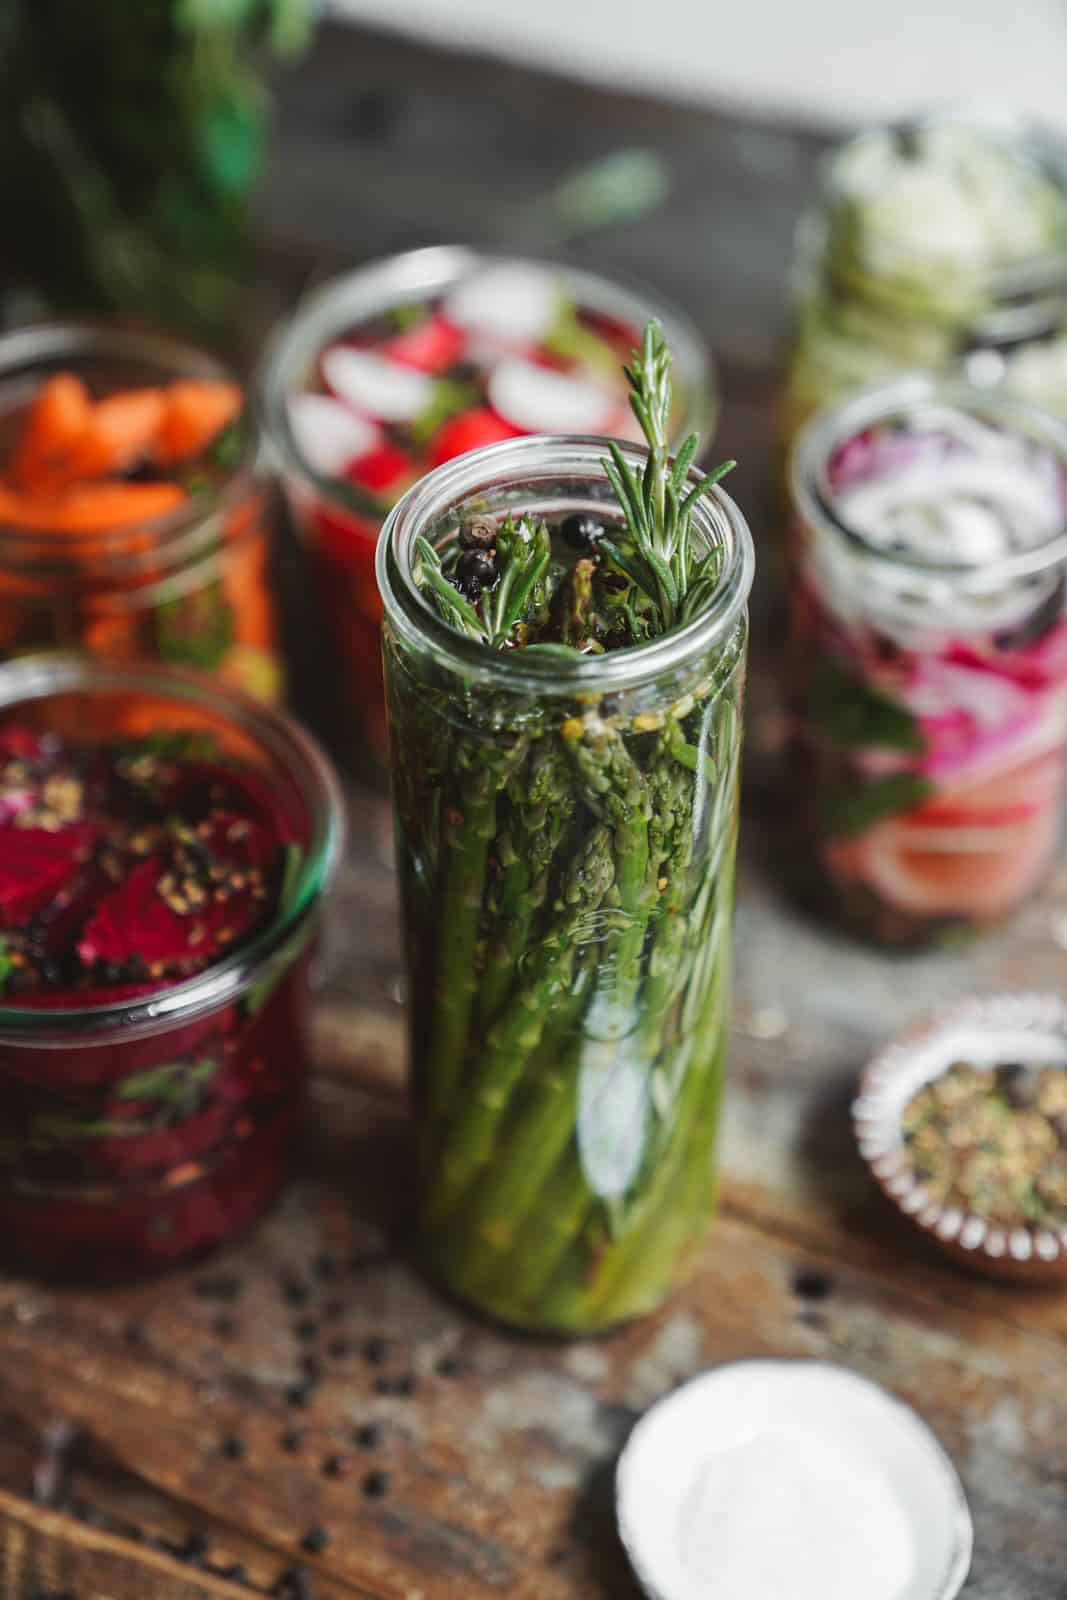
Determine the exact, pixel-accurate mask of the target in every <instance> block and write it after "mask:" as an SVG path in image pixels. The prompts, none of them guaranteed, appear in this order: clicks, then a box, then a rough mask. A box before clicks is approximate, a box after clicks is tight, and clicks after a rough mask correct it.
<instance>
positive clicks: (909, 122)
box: [802, 102, 1067, 300]
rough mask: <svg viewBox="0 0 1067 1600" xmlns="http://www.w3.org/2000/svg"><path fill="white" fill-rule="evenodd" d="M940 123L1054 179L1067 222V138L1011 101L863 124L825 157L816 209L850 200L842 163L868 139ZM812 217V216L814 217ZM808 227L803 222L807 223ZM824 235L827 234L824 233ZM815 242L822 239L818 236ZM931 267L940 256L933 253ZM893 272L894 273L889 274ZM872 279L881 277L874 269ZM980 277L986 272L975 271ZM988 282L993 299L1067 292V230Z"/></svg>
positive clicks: (1002, 268)
mask: <svg viewBox="0 0 1067 1600" xmlns="http://www.w3.org/2000/svg"><path fill="white" fill-rule="evenodd" d="M938 127H958V128H961V129H968V128H969V129H973V130H974V131H975V132H977V133H985V134H987V135H988V136H989V137H990V138H991V139H992V140H993V141H995V142H997V143H998V144H999V145H1000V146H1001V147H1002V148H1004V149H1005V150H1007V151H1013V152H1015V153H1017V154H1018V155H1019V156H1020V157H1021V159H1022V160H1023V162H1024V164H1025V165H1027V166H1029V167H1031V168H1033V169H1034V170H1036V171H1037V172H1039V173H1040V174H1042V175H1043V176H1044V177H1046V178H1047V179H1049V180H1050V181H1051V182H1053V183H1054V184H1055V186H1056V187H1057V188H1058V189H1059V190H1060V192H1061V194H1062V196H1063V206H1064V218H1065V221H1067V139H1064V138H1063V137H1062V136H1061V135H1059V134H1058V133H1057V132H1056V131H1055V130H1054V129H1053V128H1051V127H1049V126H1048V125H1047V124H1045V123H1042V122H1039V121H1038V120H1037V119H1036V118H1029V117H1025V116H1023V115H1021V114H1020V113H1019V112H1018V110H1016V109H1015V108H1013V107H1011V106H1009V105H1006V104H1004V105H997V104H986V103H978V104H976V103H968V102H964V103H962V104H959V105H948V106H944V107H941V108H940V109H937V110H933V111H928V112H924V113H922V114H920V115H917V116H912V117H902V118H900V119H898V120H897V121H894V122H891V123H888V124H886V123H872V124H870V125H869V126H866V127H861V128H859V129H857V130H856V132H854V133H852V134H850V135H849V137H848V138H847V139H845V140H843V141H842V142H841V143H839V144H836V145H835V146H834V147H833V148H832V149H831V150H829V151H828V152H827V153H826V155H825V156H824V157H823V160H822V163H821V177H820V181H819V188H818V205H817V210H818V211H819V212H821V213H823V216H824V219H825V218H826V217H828V216H829V214H830V213H831V212H832V209H833V207H834V206H835V205H836V204H837V202H838V201H839V200H841V199H847V198H849V196H848V194H847V191H844V190H843V188H842V185H841V182H840V172H839V166H840V163H841V162H842V161H843V160H844V159H845V158H846V156H847V155H848V153H849V152H850V151H852V150H855V149H857V148H859V147H860V146H861V145H862V144H863V143H864V141H865V140H869V139H872V138H874V137H876V136H877V135H879V134H885V133H888V134H890V135H893V136H895V137H897V138H899V139H906V138H907V137H908V135H909V134H915V133H919V132H922V131H925V130H928V129H932V128H938ZM809 220H810V219H809ZM802 227H803V224H802ZM819 238H820V239H821V238H822V233H821V232H820V234H819ZM811 243H812V244H816V247H817V241H816V240H815V239H814V238H813V239H812V241H811ZM929 259H930V265H931V268H934V267H936V266H937V261H938V258H937V257H930V258H929ZM889 275H890V276H891V274H889ZM871 276H872V278H876V277H878V276H880V275H879V274H878V273H876V272H875V271H874V270H873V269H872V270H871ZM976 276H977V277H979V278H980V277H981V274H978V275H976ZM985 282H986V285H987V288H988V291H989V293H990V295H991V296H992V297H993V298H994V299H1005V300H1013V299H1015V298H1018V297H1023V296H1026V295H1028V294H1029V295H1033V296H1040V295H1042V294H1049V293H1052V292H1054V291H1056V290H1067V234H1065V237H1064V242H1063V245H1062V247H1060V248H1058V249H1057V248H1049V249H1045V250H1040V251H1036V252H1035V253H1034V254H1033V255H1030V256H1026V257H1023V258H1021V259H1020V260H1018V261H1014V262H1011V263H1009V264H1006V265H1002V266H997V267H993V268H991V269H989V271H988V273H987V274H986V276H985Z"/></svg>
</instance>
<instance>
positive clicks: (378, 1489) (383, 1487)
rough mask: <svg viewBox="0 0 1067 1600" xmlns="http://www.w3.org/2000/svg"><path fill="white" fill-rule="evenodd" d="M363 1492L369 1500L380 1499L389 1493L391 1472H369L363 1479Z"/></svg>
mask: <svg viewBox="0 0 1067 1600" xmlns="http://www.w3.org/2000/svg"><path fill="white" fill-rule="evenodd" d="M363 1493H364V1494H365V1495H366V1496H367V1499H368V1500H380V1499H381V1498H382V1496H383V1495H386V1494H388V1493H389V1474H388V1473H387V1472H368V1473H367V1476H366V1477H365V1478H364V1480H363Z"/></svg>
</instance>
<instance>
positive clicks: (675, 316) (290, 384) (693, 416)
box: [253, 244, 718, 516]
mask: <svg viewBox="0 0 1067 1600" xmlns="http://www.w3.org/2000/svg"><path fill="white" fill-rule="evenodd" d="M482 265H486V266H533V267H537V268H539V269H541V270H543V271H544V272H546V273H547V274H549V275H552V276H556V277H559V278H561V279H562V280H563V281H565V282H566V283H567V284H568V285H569V286H570V287H572V288H573V290H574V294H575V298H576V300H577V301H578V303H579V304H580V305H582V306H586V307H588V309H590V310H592V311H594V312H595V311H604V312H607V313H609V314H615V315H617V316H619V317H623V318H625V319H627V320H628V321H632V322H634V323H635V324H636V325H637V326H638V327H639V328H640V327H641V326H643V325H644V323H645V322H647V321H648V320H649V318H651V317H654V318H656V319H657V320H658V321H659V322H660V324H661V326H662V327H663V331H664V334H665V336H666V339H667V343H668V344H669V345H670V347H671V350H672V352H673V354H674V359H675V367H676V370H677V372H678V374H679V376H680V380H681V384H682V386H683V388H684V393H685V401H686V404H685V417H684V420H683V422H682V424H681V425H680V427H679V436H678V440H677V441H676V442H677V443H679V444H680V443H681V441H682V439H683V438H685V437H686V436H687V435H688V434H690V433H698V434H700V435H701V436H702V437H704V436H706V435H707V434H708V433H709V432H710V427H711V423H712V422H713V420H714V418H715V415H716V413H717V411H718V386H717V383H716V378H715V368H714V363H713V361H712V359H711V356H710V355H709V354H708V351H707V347H706V345H705V343H704V341H703V340H702V339H701V337H700V334H699V332H698V331H697V329H696V327H695V326H694V325H693V323H692V322H691V321H690V320H689V318H688V317H687V316H686V315H685V313H684V312H682V311H679V310H678V309H677V307H675V306H673V305H672V304H671V303H670V302H669V301H666V300H664V299H663V298H662V297H661V296H660V295H658V294H657V293H655V292H654V291H653V290H651V289H646V288H645V287H644V285H643V284H638V283H627V282H623V281H616V280H615V279H612V278H607V277H604V276H602V275H601V274H600V273H595V272H590V271H587V270H586V269H585V268H584V267H575V266H571V265H569V264H567V263H566V262H562V261H548V260H545V259H543V258H541V257H538V256H533V255H511V254H509V253H507V252H498V251H493V250H482V249H478V248H475V247H474V246H472V245H464V244H440V245H425V246H422V247H421V248H419V249H416V250H403V251H399V252H398V253H397V254H396V255H392V256H383V257H381V258H380V259H379V260H375V261H370V262H367V263H366V264H365V265H363V266H360V267H356V268H354V269H353V270H352V271H351V272H346V273H342V274H341V275H340V276H338V277H334V278H331V279H330V280H329V281H328V282H326V283H324V284H322V285H321V286H320V287H319V288H316V289H313V290H312V291H311V292H310V293H309V294H308V295H306V296H305V297H304V299H303V300H301V301H300V302H299V303H298V304H297V306H296V307H295V309H294V310H293V312H292V314H291V315H290V316H289V317H288V318H287V319H286V320H285V321H284V322H283V323H282V324H281V325H280V326H279V327H278V328H277V329H276V330H275V331H274V333H273V334H272V336H271V337H270V339H269V340H268V342H267V345H266V348H265V350H264V353H263V356H262V358H261V360H260V363H259V366H258V369H257V372H256V375H255V379H254V383H253V389H254V394H255V399H256V404H257V406H258V409H259V413H260V419H261V422H262V426H263V431H264V434H265V436H266V438H267V440H268V441H269V443H270V445H271V447H272V449H273V451H274V453H275V454H276V456H277V457H278V460H279V463H280V465H281V467H282V469H283V470H284V471H285V472H288V473H290V474H293V475H294V476H296V477H297V478H299V479H301V480H302V481H303V482H304V483H306V484H308V485H310V486H311V487H312V488H313V489H314V490H315V492H316V493H317V494H318V495H321V496H322V497H324V498H325V499H327V500H333V501H335V502H337V503H338V504H340V505H342V506H343V507H345V508H346V509H348V510H352V509H356V510H357V511H358V510H359V509H360V507H361V506H362V509H364V510H365V511H366V512H367V513H368V514H371V515H377V516H382V515H384V512H385V511H386V510H388V509H389V507H390V502H389V501H384V500H378V499H376V498H375V497H374V495H373V494H370V493H369V492H364V491H360V490H359V489H357V488H355V487H354V486H347V485H346V489H345V494H344V495H343V496H342V495H340V494H339V493H338V489H337V484H336V482H335V481H334V480H333V479H331V478H329V477H327V476H325V475H323V474H322V473H320V472H318V471H316V469H315V468H314V467H313V466H312V465H311V464H310V463H309V462H308V461H307V460H306V459H305V457H304V455H303V454H302V453H301V451H300V450H299V449H298V447H297V444H296V440H295V438H294V437H293V431H292V427H291V425H290V420H289V413H288V400H289V397H290V395H291V394H293V393H294V392H296V389H297V383H298V381H301V380H302V379H303V375H304V374H305V372H306V371H307V368H308V366H309V365H310V363H311V362H312V361H313V360H314V359H315V357H316V356H317V355H318V354H319V352H320V351H321V350H322V348H323V346H324V345H325V344H327V343H328V342H329V340H331V339H333V338H336V337H337V336H338V335H339V334H341V333H342V332H344V331H345V330H346V329H348V328H350V327H351V326H352V325H353V323H354V322H357V321H359V320H361V319H362V320H365V319H367V318H369V317H373V316H376V315H379V314H380V313H381V312H382V311H385V310H387V309H388V308H389V306H391V305H395V304H396V303H397V302H398V301H408V300H411V301H415V300H419V299H423V298H427V297H429V296H432V295H435V294H440V293H442V292H443V291H444V290H446V289H448V288H449V287H451V285H452V284H454V283H456V282H457V281H458V280H459V279H461V278H463V277H465V276H466V275H467V274H468V273H470V272H471V271H473V270H474V269H475V268H476V267H478V266H482Z"/></svg>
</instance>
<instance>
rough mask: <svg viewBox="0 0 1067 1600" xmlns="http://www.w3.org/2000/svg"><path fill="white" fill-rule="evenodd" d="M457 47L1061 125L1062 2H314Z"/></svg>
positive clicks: (683, 80)
mask: <svg viewBox="0 0 1067 1600" xmlns="http://www.w3.org/2000/svg"><path fill="white" fill-rule="evenodd" d="M328 4H329V9H330V10H331V11H332V12H334V13H336V12H342V13H347V14H349V15H351V16H353V17H355V18H357V19H359V20H361V21H365V22H371V23H377V24H379V25H381V26H383V27H388V28H391V29H394V30H398V31H402V32H406V33H411V34H413V35H415V36H417V37H422V38H426V39H431V40H435V41H438V42H441V43H445V44H449V45H452V46H453V47H455V48H457V49H473V50H480V51H488V52H495V53H498V54H499V55H501V56H504V57H507V58H509V59H513V60H518V61H521V62H525V63H527V64H530V65H541V66H546V67H549V68H555V69H557V70H560V71H563V72H566V73H568V74H569V75H571V76H576V77H584V78H589V79H593V80H596V81H599V82H603V83H609V84H613V85H615V86H618V87H633V88H637V89H641V90H645V91H647V92H650V93H653V94H662V95H665V96H669V97H671V98H674V99H684V100H689V101H695V102H702V103H711V104H722V105H732V106H739V107H742V108H748V109H750V110H752V111H753V112H754V113H757V114H759V115H761V116H764V117H766V116H780V117H783V118H788V119H789V120H791V121H800V122H807V123H810V124H812V125H814V126H820V125H821V126H825V125H837V124H840V123H847V122H852V121H856V120H865V119H870V118H882V117H886V116H897V115H900V114H902V113H904V112H908V111H911V110H914V109H916V108H919V107H923V106H928V105H936V104H939V103H945V102H946V101H960V100H965V99H969V98H970V99H974V98H977V99H986V100H990V99H991V100H995V101H997V102H1000V103H1003V104H1006V105H1013V106H1017V107H1019V108H1020V109H1022V110H1025V111H1027V112H1029V113H1030V114H1031V115H1034V116H1038V117H1041V118H1044V119H1046V120H1048V121H1051V122H1054V123H1058V124H1059V125H1060V126H1062V127H1064V128H1065V129H1067V0H954V3H946V0H925V3H924V0H728V3H727V0H328Z"/></svg>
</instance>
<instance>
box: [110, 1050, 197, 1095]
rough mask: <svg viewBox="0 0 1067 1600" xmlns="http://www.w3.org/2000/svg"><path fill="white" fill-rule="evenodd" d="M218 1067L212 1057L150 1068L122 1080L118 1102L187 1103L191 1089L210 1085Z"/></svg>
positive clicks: (173, 1062) (171, 1062) (172, 1062)
mask: <svg viewBox="0 0 1067 1600" xmlns="http://www.w3.org/2000/svg"><path fill="white" fill-rule="evenodd" d="M218 1067H219V1063H218V1062H217V1061H216V1060H214V1059H213V1058H212V1057H210V1056H209V1057H207V1058H206V1059H205V1060H203V1061H170V1062H168V1063H167V1064H166V1065H165V1066H162V1067H150V1068H148V1069H147V1071H145V1072H135V1073H134V1074H133V1076H132V1077H130V1078H125V1079H124V1080H123V1082H122V1084H121V1086H120V1088H119V1091H118V1093H119V1099H120V1100H162V1101H165V1102H174V1101H179V1100H184V1099H186V1098H187V1096H188V1091H189V1089H190V1088H192V1087H199V1086H200V1085H201V1084H204V1083H208V1082H210V1080H211V1079H212V1078H213V1077H214V1076H215V1073H216V1072H217V1071H218Z"/></svg>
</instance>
